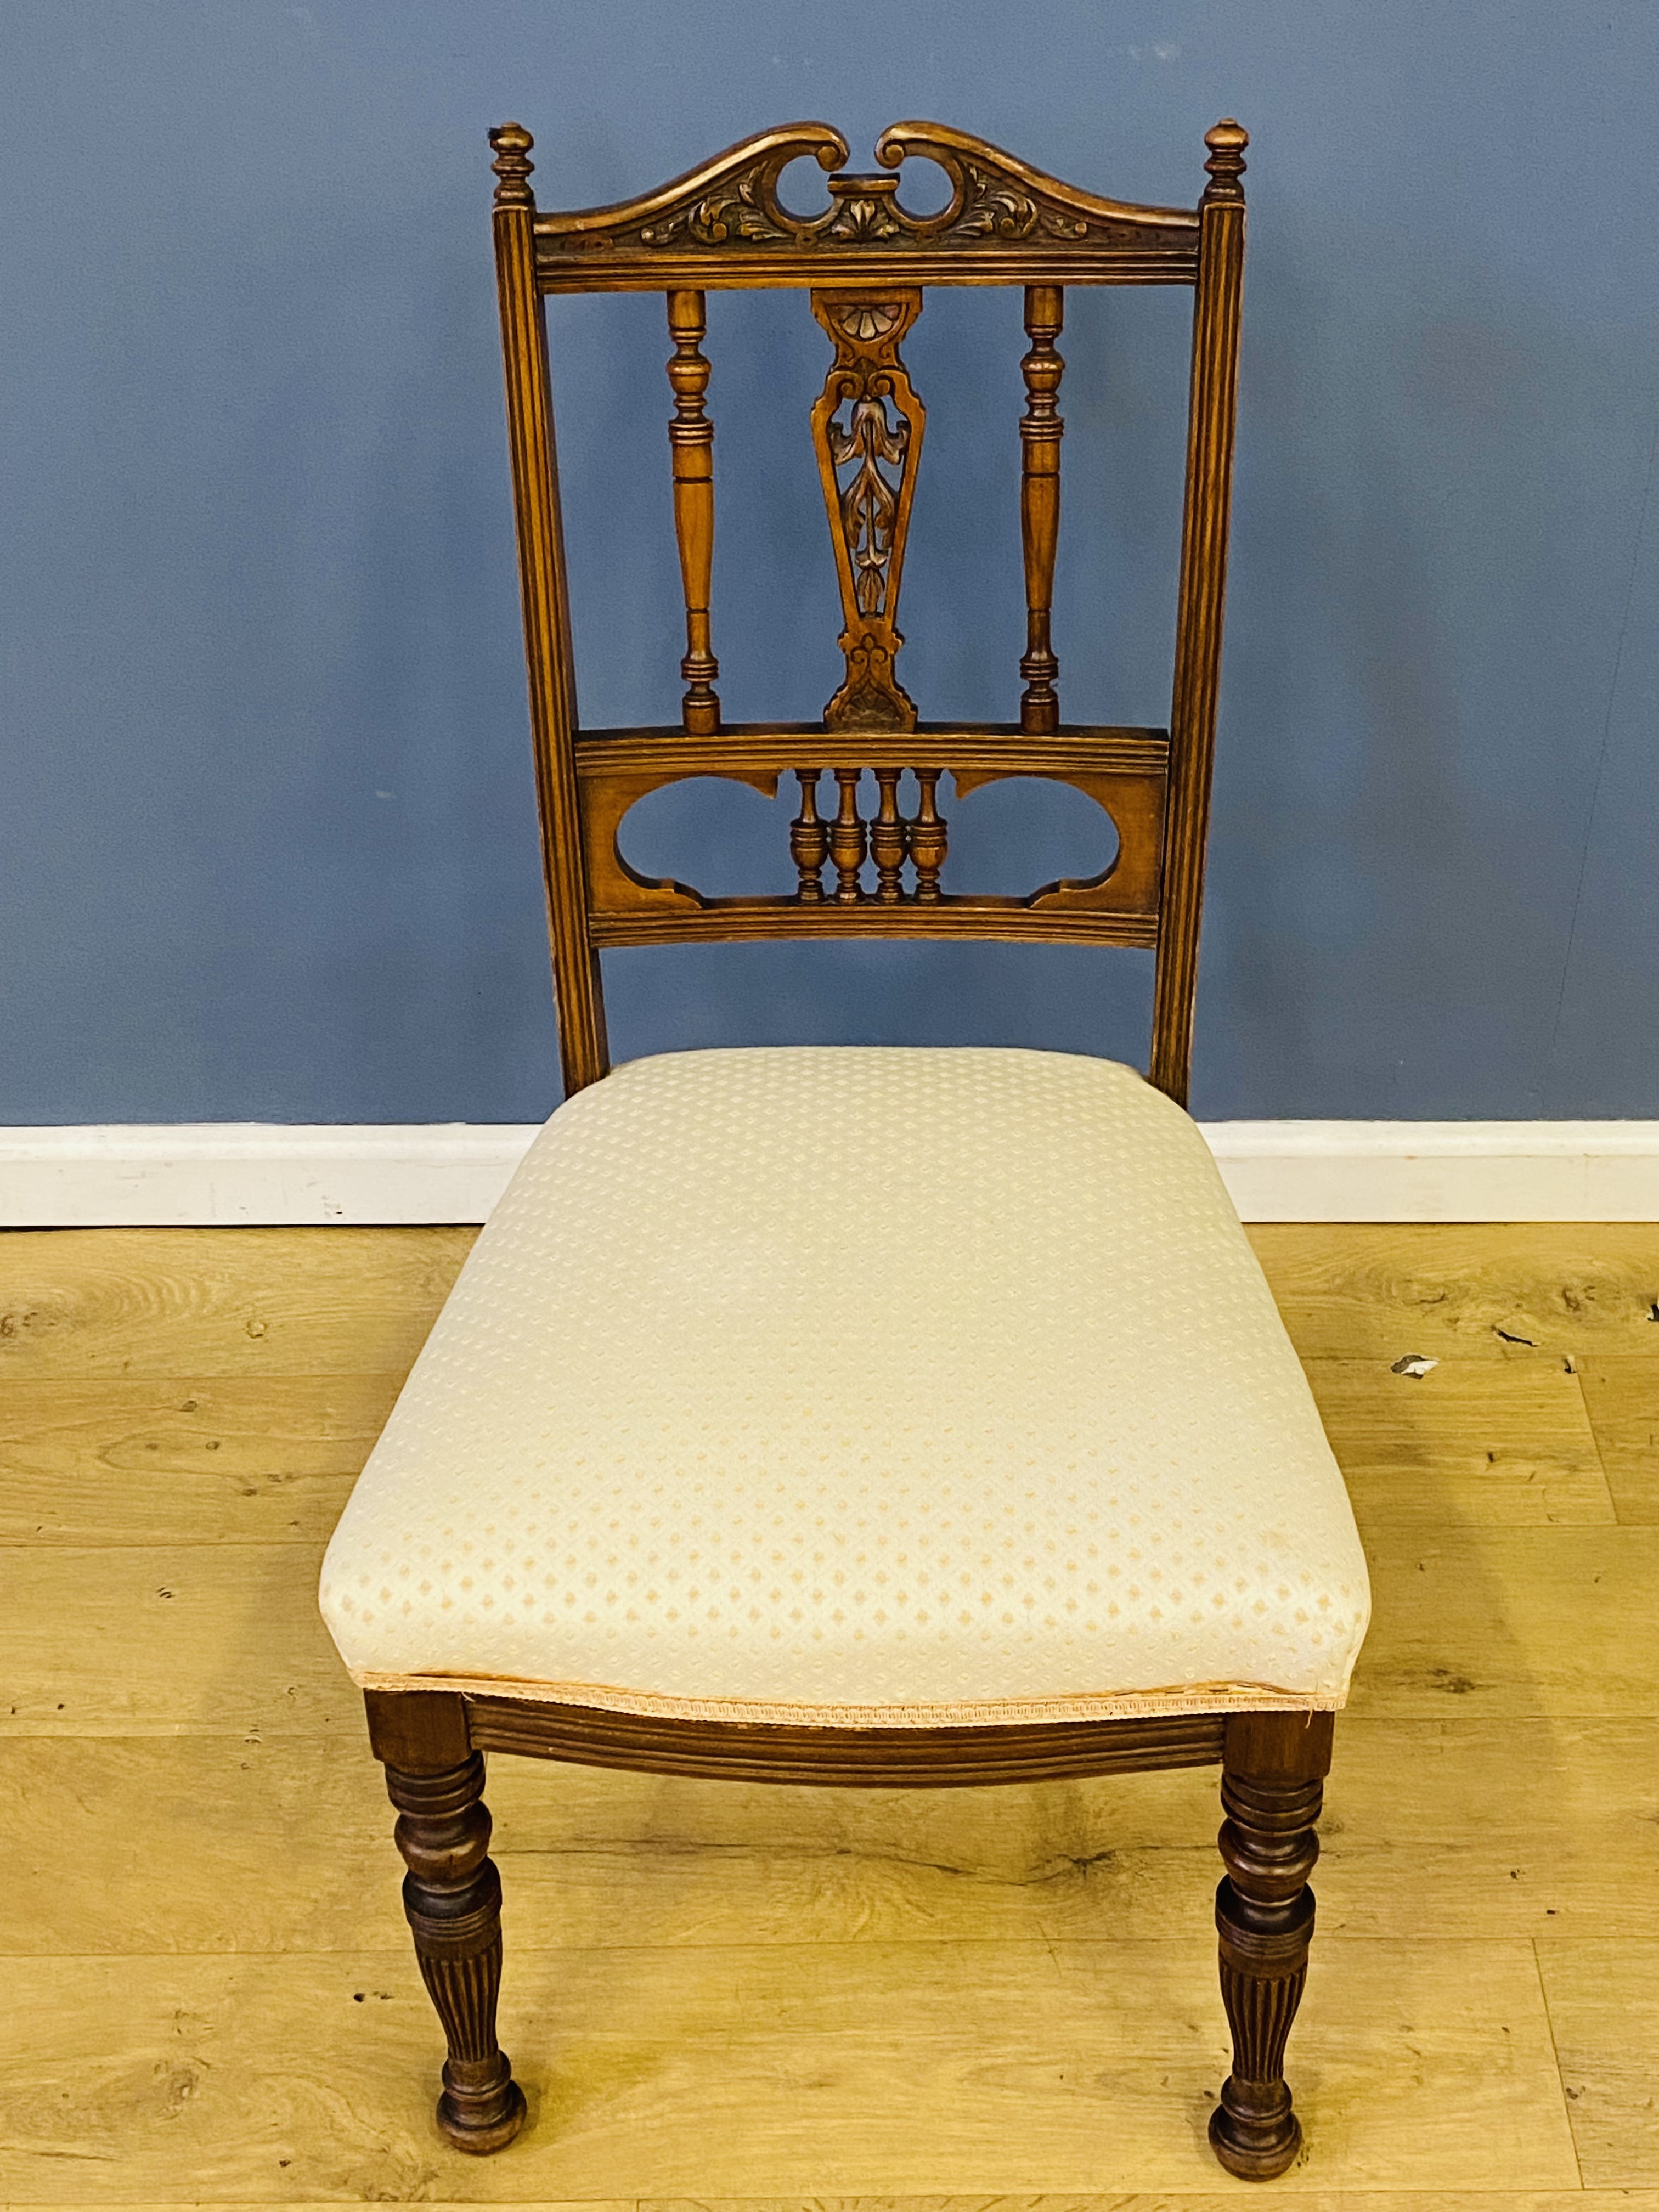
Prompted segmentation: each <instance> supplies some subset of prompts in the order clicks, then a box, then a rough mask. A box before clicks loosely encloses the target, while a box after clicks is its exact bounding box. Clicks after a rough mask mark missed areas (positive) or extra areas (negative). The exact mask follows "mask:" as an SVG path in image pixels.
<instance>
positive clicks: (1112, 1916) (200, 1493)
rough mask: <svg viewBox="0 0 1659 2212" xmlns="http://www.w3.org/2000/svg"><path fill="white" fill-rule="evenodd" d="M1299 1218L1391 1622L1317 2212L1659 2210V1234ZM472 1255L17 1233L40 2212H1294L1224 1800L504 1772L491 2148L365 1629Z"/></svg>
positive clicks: (7, 1997) (29, 2125) (11, 1418)
mask: <svg viewBox="0 0 1659 2212" xmlns="http://www.w3.org/2000/svg"><path fill="white" fill-rule="evenodd" d="M1253 1233H1254V1235H1255V1241H1256V1243H1257V1246H1258V1249H1260V1251H1261V1255H1262V1257H1263V1260H1264V1261H1265V1262H1266V1264H1267V1268H1268V1272H1269V1273H1270V1275H1271V1277H1272V1279H1273V1285H1274V1288H1275V1290H1276V1291H1277V1292H1278V1294H1279V1299H1280V1301H1281V1304H1282V1305H1283V1308H1284V1310H1285V1316H1286V1319H1287V1321H1288V1322H1289V1324H1290V1328H1291V1333H1292V1334H1293V1335H1294V1337H1295V1339H1296V1340H1297V1345H1298V1346H1299V1347H1300V1349H1301V1351H1302V1352H1303V1354H1304V1357H1305V1358H1306V1359H1307V1360H1308V1362H1309V1367H1310V1374H1311V1375H1312V1377H1313V1382H1314V1388H1315V1389H1316V1393H1317V1395H1318V1398H1319V1401H1320V1403H1321V1405H1322V1407H1323V1409H1324V1412H1325V1416H1326V1419H1327V1421H1328V1425H1329V1427H1330V1431H1331V1435H1332V1438H1333V1441H1334V1444H1335V1446H1336V1449H1337V1453H1338V1455H1339V1457H1340V1459H1341V1461H1342V1462H1343V1464H1344V1467H1345V1468H1346V1470H1347V1474H1348V1477H1349V1480H1350V1483H1351V1485H1352V1491H1353V1497H1354V1503H1355V1507H1356V1510H1357V1511H1358V1516H1359V1522H1360V1527H1361V1530H1362V1532H1363V1534H1364V1538H1365V1541H1366V1545H1367V1548H1368V1550H1369V1552H1370V1559H1371V1565H1372V1573H1373V1578H1374V1582H1375V1586H1376V1620H1375V1625H1374V1626H1373V1628H1372V1631H1371V1636H1370V1643H1369V1644H1368V1645H1367V1647H1366V1650H1365V1654H1364V1659H1363V1661H1362V1662H1361V1670H1360V1675H1359V1679H1358V1687H1357V1690H1356V1694H1355V1698H1354V1702H1353V1705H1352V1709H1351V1711H1350V1713H1349V1715H1348V1716H1347V1717H1346V1718H1345V1720H1344V1721H1343V1722H1342V1723H1340V1725H1339V1728H1338V1731H1337V1761H1336V1768H1335V1771H1334V1775H1333V1777H1332V1780H1331V1785H1330V1789H1329V1792H1328V1799H1327V1803H1328V1818H1327V1820H1326V1821H1325V1824H1324V1838H1325V1857H1324V1859H1323V1862H1322V1866H1321V1869H1320V1875H1319V1878H1318V1882H1317V1887H1318V1891H1319V1899H1320V1933H1319V1936H1318V1939H1317V1942H1316V1947H1315V1962H1314V1971H1313V1977H1312V1979H1311V1981H1310V1986H1309V1991H1308V1997H1307V2002H1306V2004H1305V2006H1304V2010H1303V2015H1302V2020H1301V2022H1300V2024H1299V2026H1298V2028H1297V2034H1296V2038H1295V2039H1294V2041H1293V2043H1292V2046H1291V2061H1292V2063H1291V2075H1292V2079H1293V2081H1294V2085H1295V2088H1296V2093H1297V2101H1298V2104H1299V2105H1300V2106H1301V2108H1302V2111H1303V2113H1304V2118H1305V2121H1306V2124H1307V2129H1308V2134H1309V2139H1310V2150H1309V2153H1308V2154H1307V2156H1306V2158H1305V2160H1304V2163H1303V2164H1302V2165H1301V2166H1298V2167H1297V2169H1296V2170H1295V2171H1294V2172H1292V2173H1291V2174H1290V2175H1289V2176H1287V2177H1286V2179H1285V2180H1284V2181H1283V2182H1281V2183H1279V2184H1278V2185H1277V2187H1278V2188H1279V2190H1280V2191H1283V2192H1285V2194H1289V2195H1297V2196H1299V2197H1302V2198H1304V2200H1305V2199H1309V2198H1311V2199H1312V2201H1313V2202H1315V2203H1318V2204H1321V2205H1322V2206H1324V2207H1327V2208H1329V2212H1337V2208H1339V2207H1340V2212H1366V2208H1368V2207H1370V2208H1374V2212H1383V2208H1384V2207H1385V2206H1386V2207H1388V2208H1393V2209H1394V2212H1450V2208H1452V2207H1454V2206H1461V2207H1464V2208H1467V2212H1493V2209H1494V2208H1496V2207H1497V2206H1498V2204H1499V2203H1502V2204H1504V2205H1525V2206H1527V2207H1529V2208H1532V2212H1565V2208H1566V2207H1568V2206H1570V2205H1571V2206H1577V2207H1582V2208H1586V2212H1611V2208H1612V2207H1613V2205H1615V2204H1617V2205H1619V2206H1621V2207H1624V2208H1626V2209H1627V2212H1659V1448H1656V1437H1659V1303H1656V1302H1659V1230H1655V1229H1647V1228H1613V1229H1583V1228H1561V1229H1529V1228H1477V1229H1456V1228H1423V1229H1400V1228H1390V1229H1367V1228H1358V1229H1355V1228H1342V1229H1283V1228H1279V1229H1275V1228H1268V1229H1261V1230H1259V1231H1255V1232H1253ZM469 1241H470V1236H469V1232H467V1231H459V1230H386V1231H369V1230H351V1229H341V1230H298V1231H276V1230H272V1231H263V1230H233V1231H160V1230H157V1231H105V1232H88V1231H64V1232H61V1233H58V1234H34V1233H17V1234H14V1235H12V1236H10V1237H6V1238H3V1239H0V1403H3V1414H0V1544H3V1546H4V1547H5V1548H4V1550H3V1552H0V1560H3V1565H0V1577H3V1602H0V1728H3V1729H4V1730H5V1732H6V1734H7V1735H8V1737H9V1741H7V1742H6V1744H5V1745H4V1747H3V1750H0V1772H3V1788H0V1800H3V1817H4V1839H5V1840H4V1850H3V1860H0V1863H3V1866H4V1869H5V1878H4V1885H3V1890H0V1897H3V1911H0V1952H3V1953H5V1954H8V1955H7V1958H6V1963H5V1966H4V1969H3V1972H0V1985H3V1986H0V2051H3V2055H0V2111H3V2118H0V2198H5V2199H9V2200H10V2201H12V2202H15V2203H52V2204H57V2205H65V2204H74V2203H83V2204H93V2203H99V2204H103V2203H117V2202H118V2203H139V2204H162V2203H202V2202H211V2203H246V2204H255V2203H258V2204H270V2203H283V2204H306V2203H311V2204H319V2203H325V2202H327V2203H337V2202H339V2201H341V2200H343V2199H353V2198H363V2197H373V2198H422V2199H435V2200H452V2201H458V2202H459V2201H471V2202H477V2203H482V2202H486V2201H487V2202H490V2203H495V2202H512V2203H532V2202H533V2203H560V2202H575V2201H579V2200H580V2201H583V2202H586V2203H592V2202H594V2201H595V2200H598V2201H599V2202H601V2203H605V2204H623V2203H628V2204H634V2203H645V2202H647V2201H648V2202H650V2203H653V2204H659V2205H660V2204H667V2203H684V2201H685V2200H696V2202H697V2203H702V2204H731V2205H737V2204H744V2205H750V2206H755V2207H759V2206H761V2205H767V2206H771V2205H777V2206H783V2205H788V2204H801V2203H807V2202H809V2201H810V2202H811V2203H815V2204H820V2205H822V2204H824V2203H827V2202H831V2203H839V2204H846V2203H848V2202H850V2201H852V2200H857V2202H858V2203H860V2204H861V2205H864V2206H866V2207H875V2206H878V2205H880V2206H888V2205H892V2204H894V2203H896V2202H898V2201H899V2200H905V2201H907V2202H908V2203H909V2204H910V2205H913V2206H914V2207H915V2208H916V2212H921V2208H922V2207H923V2206H926V2207H927V2208H928V2212H940V2208H942V2207H944V2206H945V2205H946V2204H947V2203H949V2204H950V2205H952V2206H955V2205H961V2206H963V2207H964V2208H965V2207H968V2206H969V2205H972V2206H975V2207H982V2206H984V2205H985V2204H986V2202H987V2199H988V2198H991V2197H996V2198H998V2199H999V2200H1004V2199H1012V2202H1013V2203H1014V2204H1016V2205H1020V2206H1024V2205H1029V2204H1030V2203H1032V2202H1033V2201H1034V2200H1035V2199H1036V2198H1037V2197H1042V2198H1044V2199H1045V2200H1046V2201H1048V2203H1051V2204H1052V2205H1053V2206H1054V2208H1055V2212H1067V2209H1068V2208H1070V2212H1082V2208H1083V2207H1085V2206H1093V2205H1106V2204H1109V2205H1110V2206H1112V2207H1113V2208H1115V2212H1153V2208H1155V2207H1172V2208H1173V2207H1176V2206H1179V2207H1182V2208H1186V2209H1187V2212H1206V2208H1207V2207H1212V2206H1219V2205H1220V2204H1221V2203H1222V2202H1223V2200H1224V2198H1225V2199H1231V2200H1232V2201H1235V2202H1236V2201H1237V2199H1238V2198H1239V2197H1240V2194H1241V2191H1243V2189H1244V2187H1245V2185H1242V2184H1236V2183H1230V2182H1228V2181H1226V2180H1225V2178H1224V2177H1223V2176H1221V2175H1220V2173H1219V2172H1218V2170H1217V2168H1216V2167H1215V2166H1213V2165H1212V2162H1211V2160H1210V2158H1209V2156H1208V2154H1207V2151H1206V2148H1205V2145H1204V2140H1203V2126H1204V2119H1205V2116H1206V2112H1207V2111H1208V2108H1209V2106H1210V2103H1211V2101H1212V2098H1213V2096H1214V2093H1215V2091H1216V2089H1217V2087H1218V2083H1219V2081H1220V2077H1221V2074H1222V2072H1223V2070H1224V2066H1225V2025H1224V2021H1223V2018H1222V2014H1221V2008H1220V2005H1219V2002H1218V1997H1217V1996H1216V1992H1215V1970H1214V1963H1213V1960H1214V1943H1213V1936H1212V1929H1211V1924H1210V1897H1211V1893H1212V1887H1213V1883H1214V1881H1215V1877H1216V1874H1217V1870H1218V1869H1217V1863H1216V1861H1215V1858H1214V1855H1213V1835H1214V1829H1215V1823H1216V1814H1215V1808H1214V1802H1213V1797H1214V1777H1213V1776H1212V1775H1211V1774H1207V1773H1188V1774H1174V1775H1155V1776H1146V1777H1139V1778H1132V1779H1129V1780H1127V1781H1115V1782H1099V1783H1091V1784H1048V1785H1046V1786H1043V1787H1039V1788H1032V1789H1022V1790H986V1791H963V1792H951V1791H945V1792H940V1793H938V1794H936V1795H934V1794H929V1793H926V1792H918V1793H912V1794H903V1795H895V1796H862V1795H860V1794H859V1793H857V1792H852V1791H842V1792H837V1791H834V1790H760V1789H749V1788H744V1787H739V1786H736V1785H731V1784H710V1783H696V1782H684V1781H666V1780H657V1779H653V1778H636V1777H629V1776H618V1775H609V1774H603V1773H597V1772H588V1771H582V1770H580V1769H575V1768H558V1767H551V1766H539V1765H533V1764H531V1763H529V1762H527V1761H522V1760H512V1759H498V1760H497V1761H496V1762H495V1765H494V1767H493V1769H492V1775H491V1785H490V1791H489V1795H490V1799H491V1802H492V1803H493V1805H494V1807H495V1813H496V1817H497V1839H498V1846H497V1847H498V1856H499V1857H500V1860H501V1868H502V1874H503V1877H504V1880H505V1882H506V1889H507V1908H506V1911H507V1947H508V1948H507V1985H506V1991H505V1996H504V2000H503V2028H502V2033H503V2039H504V2040H505V2042H506V2044H507V2048H508V2050H509V2051H511V2052H512V2054H513V2057H514V2059H515V2061H516V2062H517V2066H518V2069H519V2073H520V2078H521V2080H522V2081H523V2082H524V2085H525V2087H526V2092H527V2093H528V2095H529V2098H530V2101H531V2112H532V2126H531V2128H530V2130H529V2131H528V2132H527V2133H526V2135H525V2136H524V2137H523V2138H522V2139H521V2140H520V2142H519V2143H517V2144H516V2145H515V2146H514V2147H513V2148H512V2149H511V2150H509V2151H508V2152H507V2153H506V2154H504V2155H503V2156H501V2158H499V2159H496V2160H493V2161H477V2162H475V2161H470V2160H465V2159H464V2158H462V2157H460V2156H459V2155H458V2154H455V2153H453V2152H451V2151H449V2150H448V2149H447V2148H445V2147H444V2145H443V2144H442V2142H441V2140H440V2138H439V2137H438V2136H437V2134H436V2132H435V2130H434V2128H433V2127H432V2125H431V2123H430V2118H429V2106H430V2100H431V2097H432V2094H433V2092H434V2087H435V2071H436V2061H437V2057H438V2055H439V2053H438V2047H437V2035H436V2030H435V2022H434V2021H433V2019H432V2016H431V2015H430V2013H429V2011H428V2006H427V2002H426V1999H425V1996H424V1994H423V1992H422V1988H421V1985H420V1983H419V1980H418V1978H417V1976H416V1971H415V1967H414V1964H413V1960H412V1958H411V1955H410V1951H409V1948H408V1946H407V1942H406V1941H405V1936H404V1927H403V1923H402V1917H401V1914H400V1912H399V1909H398V1894H397V1892H398V1874H399V1872H400V1869H399V1867H398V1862H397V1859H396V1855H395V1853H394V1851H393V1850H392V1843H391V1839H390V1813H389V1808H387V1806H386V1802H385V1799H384V1796H383V1795H382V1793H381V1789H380V1777H379V1771H378V1769H376V1768H375V1767H374V1765H372V1763H371V1761H370V1759H369V1758H368V1752H367V1749H366V1746H365V1742H364V1738H363V1733H362V1717H361V1707H360V1705H359V1703H358V1700H357V1698H356V1692H354V1691H353V1690H352V1688H351V1686H350V1685H349V1682H348V1681H347V1680H346V1679H345V1677H344V1675H343V1674H342V1672H341V1670H340V1668H339V1667H338V1665H337V1662H336V1660H335V1658H334V1656H333V1653H332V1650H331V1647H330V1645H329V1644H328V1641H327V1638H326V1637H325V1634H324V1632H323V1630H322V1628H321V1626H320V1625H319V1620H318V1618H317V1613H316V1607H315V1603H314V1598H313V1590H314V1585H315V1579H316V1568H317V1561H318V1557H319V1550H320V1547H321V1545H322V1543H323V1541H324V1540H325V1536H326V1534H327V1533H328V1531H329V1529H330V1528H331V1525H332V1523H333V1521H334V1518H335V1516H336V1515H337V1512H338V1510H339V1509H340V1506H341V1504H342V1503H343V1500H344V1498H345V1496H346V1493H347V1492H348V1490H349V1486H350V1481H351V1477H352V1474H353V1472H354V1470H355V1469H356V1468H357V1467H358V1465H359V1464H360V1462H361V1461H362V1457H363V1455H364V1453H365V1451H366V1450H367V1449H368V1445H369V1443H370V1442H371V1440H372V1438H373V1437H374V1434H375V1431H376V1430H377V1428H378V1426H379V1425H380V1421H381V1419H383V1417H384V1416H385V1414H386V1409H387V1407H389V1406H390V1404H391V1402H392V1396H393V1395H394V1393H395V1391H396V1389H397V1388H398V1379H399V1377H400V1376H401V1375H402V1374H403V1372H404V1370H405V1369H406V1368H407V1366H408V1364H409V1362H410V1359H411V1358H412V1357H413V1355H414V1353H415V1352H416V1348H417V1347H418V1346H419V1345H420V1342H421V1340H422V1336H423V1335H424V1334H425V1332H426V1330H427V1328H428V1326H429V1324H430V1322H431V1320H432V1317H433V1315H434V1314H435V1311H436V1310H437V1307H438V1305H439V1304H440V1302H441V1299H442V1297H443V1295H444V1292H445V1290H446V1288H447V1285H448V1284H449V1282H450V1281H451V1279H452V1278H453V1273H454V1271H455V1269H456V1267H457V1266H458V1265H459V1261H460V1260H461V1258H462V1256H463V1255H464V1253H465V1249H466V1248H467V1245H468V1243H469ZM1413 1352H1416V1353H1421V1354H1424V1355H1425V1356H1426V1357H1427V1358H1431V1359H1434V1360H1436V1361H1437V1362H1438V1364H1437V1365H1436V1366H1435V1367H1434V1368H1433V1369H1432V1370H1431V1371H1430V1372H1428V1373H1427V1374H1425V1375H1424V1376H1421V1377H1419V1378H1413V1377H1412V1376H1402V1375H1396V1374H1395V1373H1394V1372H1393V1371H1392V1366H1391V1363H1393V1362H1394V1361H1395V1360H1397V1359H1399V1358H1401V1356H1402V1355H1404V1354H1407V1353H1413ZM1632 2192H1634V2193H1633V2194H1632Z"/></svg>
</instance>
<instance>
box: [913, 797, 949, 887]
mask: <svg viewBox="0 0 1659 2212" xmlns="http://www.w3.org/2000/svg"><path fill="white" fill-rule="evenodd" d="M916 785H917V788H918V790H919V791H920V793H921V797H920V798H919V799H918V800H917V802H916V811H915V816H914V817H913V818H912V819H911V821H910V822H909V823H908V825H907V828H908V844H909V847H910V860H911V865H912V866H914V867H915V872H916V896H917V897H918V898H919V899H924V900H933V899H937V898H939V897H940V896H942V894H941V892H940V890H939V871H940V869H941V868H943V866H945V850H946V843H947V838H946V831H945V822H944V817H942V816H941V815H940V813H939V809H938V806H937V805H935V803H934V795H935V793H937V791H938V789H939V770H938V769H936V768H919V769H917V770H916Z"/></svg>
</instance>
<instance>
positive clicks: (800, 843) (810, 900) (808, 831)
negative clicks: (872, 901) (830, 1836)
mask: <svg viewBox="0 0 1659 2212" xmlns="http://www.w3.org/2000/svg"><path fill="white" fill-rule="evenodd" d="M822 773H823V770H822V769H816V768H798V769H796V770H795V780H796V781H797V782H798V783H799V785H800V812H799V814H798V815H797V816H796V817H795V818H794V820H793V822H792V823H790V824H789V857H790V858H791V860H793V862H794V864H795V868H796V871H797V872H798V873H799V877H800V884H799V888H798V889H797V890H796V892H795V896H796V897H797V898H798V899H799V900H800V901H801V902H802V903H803V904H804V905H806V906H817V905H818V904H819V903H820V902H822V900H823V864H824V862H825V861H826V860H828V859H829V827H828V825H827V824H826V823H824V821H823V818H822V817H821V816H820V815H819V813H818V777H819V776H820V775H822Z"/></svg>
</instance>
